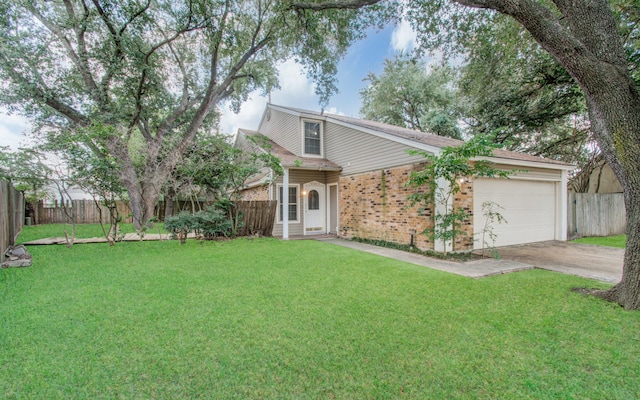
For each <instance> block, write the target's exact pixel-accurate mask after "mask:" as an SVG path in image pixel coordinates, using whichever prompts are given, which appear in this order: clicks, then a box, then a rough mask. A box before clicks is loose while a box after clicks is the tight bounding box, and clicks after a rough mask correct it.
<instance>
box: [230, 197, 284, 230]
mask: <svg viewBox="0 0 640 400" xmlns="http://www.w3.org/2000/svg"><path fill="white" fill-rule="evenodd" d="M276 205H277V201H276V200H266V201H238V202H236V207H237V211H239V212H240V213H241V214H242V223H243V226H242V227H241V228H240V230H239V231H238V236H253V235H260V236H271V235H272V233H273V223H274V221H275V219H276Z"/></svg>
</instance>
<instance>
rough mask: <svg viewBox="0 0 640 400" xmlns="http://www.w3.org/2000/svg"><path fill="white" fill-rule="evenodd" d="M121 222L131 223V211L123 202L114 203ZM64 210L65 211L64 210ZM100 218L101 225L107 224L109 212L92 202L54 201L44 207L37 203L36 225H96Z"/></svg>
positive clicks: (41, 203)
mask: <svg viewBox="0 0 640 400" xmlns="http://www.w3.org/2000/svg"><path fill="white" fill-rule="evenodd" d="M116 204H117V208H118V212H119V213H120V216H121V217H122V222H125V223H131V222H132V221H133V218H132V217H131V209H130V208H129V204H127V203H126V202H124V201H118V202H116ZM65 208H66V210H65ZM100 218H102V223H103V224H108V223H109V210H108V209H107V207H105V206H103V205H97V204H96V202H95V201H93V200H71V201H67V202H66V203H65V204H62V203H59V202H58V201H55V202H54V204H53V206H52V207H51V206H50V207H45V205H44V204H43V202H42V201H40V202H38V221H35V222H36V223H38V224H70V223H72V222H73V220H74V219H75V222H76V224H98V223H100V222H101V221H100Z"/></svg>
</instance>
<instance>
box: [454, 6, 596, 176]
mask: <svg viewBox="0 0 640 400" xmlns="http://www.w3.org/2000/svg"><path fill="white" fill-rule="evenodd" d="M488 18H489V19H490V21H491V23H490V24H487V25H486V26H485V29H483V30H481V31H479V32H478V33H477V35H476V36H474V37H472V38H469V40H468V42H467V43H466V44H465V49H466V52H467V54H468V61H467V63H466V64H465V65H464V66H463V67H462V69H461V72H462V73H461V79H460V89H461V90H460V91H461V93H462V94H463V95H464V96H465V97H466V98H467V99H468V101H467V102H466V103H467V104H469V109H468V110H467V111H466V115H467V118H468V119H467V122H468V123H469V125H470V126H471V127H472V129H471V131H472V132H473V133H480V134H492V135H495V137H496V140H497V142H498V143H503V144H505V145H506V146H507V148H508V149H509V150H515V151H522V152H525V153H528V154H532V155H535V156H542V157H546V158H551V159H556V160H560V161H565V162H569V163H574V164H578V165H583V164H584V163H586V162H587V161H588V160H589V159H590V158H591V153H592V152H593V150H594V148H595V141H594V140H593V137H592V135H591V134H590V129H589V120H588V116H587V115H586V105H585V102H584V96H583V95H582V91H581V90H580V88H579V87H578V85H577V84H576V82H575V81H574V80H573V79H572V78H571V76H570V75H569V74H568V73H567V71H566V70H565V69H564V68H563V67H562V66H561V65H560V64H558V62H557V61H556V60H555V59H553V57H551V55H550V54H549V53H547V52H545V51H544V50H543V49H542V48H541V47H540V46H539V45H538V44H537V43H536V42H535V41H534V40H533V39H532V38H531V37H530V36H529V35H527V34H526V33H525V32H524V28H522V27H521V26H519V25H518V24H517V23H516V22H515V21H514V20H513V19H510V18H508V17H506V16H505V15H501V14H495V15H491V16H490V17H488Z"/></svg>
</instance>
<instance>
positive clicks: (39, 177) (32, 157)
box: [0, 146, 52, 203]
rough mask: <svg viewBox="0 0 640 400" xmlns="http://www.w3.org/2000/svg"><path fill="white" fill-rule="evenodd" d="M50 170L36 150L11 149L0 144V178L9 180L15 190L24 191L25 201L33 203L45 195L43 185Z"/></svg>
mask: <svg viewBox="0 0 640 400" xmlns="http://www.w3.org/2000/svg"><path fill="white" fill-rule="evenodd" d="M51 172H52V171H51V168H50V167H49V166H47V164H45V162H44V156H43V155H42V153H40V152H39V151H38V150H36V149H32V148H20V149H18V150H17V151H13V150H12V149H11V148H10V147H8V146H0V179H5V180H7V181H11V183H13V186H14V187H15V188H16V189H17V190H22V191H24V195H25V200H26V201H27V202H30V203H34V202H37V201H38V200H41V199H43V198H44V197H45V196H46V191H45V187H46V185H47V184H48V183H49V178H50V176H51Z"/></svg>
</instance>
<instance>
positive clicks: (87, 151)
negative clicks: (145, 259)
mask: <svg viewBox="0 0 640 400" xmlns="http://www.w3.org/2000/svg"><path fill="white" fill-rule="evenodd" d="M79 135H81V136H83V137H85V138H86V139H87V141H90V142H91V143H92V144H93V145H94V146H98V145H100V144H102V143H104V141H105V139H107V138H109V137H110V136H111V135H112V132H111V127H109V126H104V125H92V126H90V127H87V128H78V129H77V130H76V131H73V132H69V131H63V132H56V134H52V135H51V136H50V137H49V140H48V141H47V143H46V144H44V145H42V146H41V147H42V148H43V149H44V150H45V151H47V152H48V153H50V154H52V155H55V158H56V159H58V160H59V161H60V167H59V168H57V169H56V175H57V182H59V184H61V185H64V187H65V188H66V187H68V186H76V187H79V188H81V189H82V190H83V191H84V192H86V193H88V194H89V195H91V196H92V198H93V200H94V202H95V203H96V206H98V207H97V209H98V210H99V212H100V225H101V227H102V231H103V233H104V236H105V238H106V239H107V242H108V243H109V244H110V245H111V246H113V245H114V244H115V242H116V241H118V240H120V229H119V224H120V222H122V216H121V215H120V212H119V210H118V201H123V200H126V199H127V196H126V189H125V187H124V185H123V184H122V182H121V181H120V174H119V165H118V163H117V162H116V160H115V159H114V158H113V157H111V156H110V155H109V152H108V151H107V150H106V149H104V148H98V149H97V150H98V152H97V154H100V156H99V155H96V152H94V151H92V149H91V148H90V147H88V146H87V145H86V144H84V143H86V142H87V141H84V142H78V141H77V140H76V139H75V138H76V136H79ZM59 189H61V187H60V186H59ZM100 205H104V206H105V207H106V208H107V210H108V212H109V227H108V228H105V226H104V224H103V222H102V221H103V219H102V208H101V207H100Z"/></svg>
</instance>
